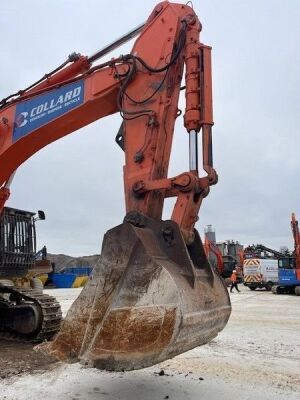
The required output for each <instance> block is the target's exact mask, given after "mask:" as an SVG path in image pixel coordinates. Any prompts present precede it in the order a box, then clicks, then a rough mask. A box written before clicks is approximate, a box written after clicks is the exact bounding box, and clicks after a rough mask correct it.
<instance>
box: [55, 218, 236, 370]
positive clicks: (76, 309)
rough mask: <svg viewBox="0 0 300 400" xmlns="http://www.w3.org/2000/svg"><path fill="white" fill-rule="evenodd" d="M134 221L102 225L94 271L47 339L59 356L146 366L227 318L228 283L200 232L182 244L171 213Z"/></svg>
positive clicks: (111, 365)
mask: <svg viewBox="0 0 300 400" xmlns="http://www.w3.org/2000/svg"><path fill="white" fill-rule="evenodd" d="M134 221H135V220H134V218H130V222H126V219H125V222H124V223H123V224H121V225H119V226H117V227H115V228H113V229H111V230H110V231H108V232H107V233H106V235H105V237H104V240H103V246H102V253H101V257H100V259H99V262H98V265H97V266H96V267H95V269H94V271H93V277H92V279H91V280H89V281H88V283H87V284H86V286H85V287H84V289H83V290H82V292H81V294H80V296H79V297H78V299H77V300H76V301H75V302H74V304H73V305H72V307H71V309H70V310H69V312H68V314H67V316H66V319H65V321H64V323H63V325H62V329H61V331H60V332H59V334H58V335H57V337H56V339H55V340H54V341H53V342H52V343H50V344H49V347H48V351H49V352H50V353H51V354H52V355H55V356H56V357H57V358H59V359H61V360H65V361H68V362H72V361H73V362H74V361H78V360H80V361H81V362H83V363H85V364H86V365H90V366H93V367H96V368H100V369H107V370H130V369H138V368H144V367H148V366H151V365H154V364H156V363H158V362H161V361H164V360H166V359H168V358H171V357H174V356H175V355H177V354H180V353H183V352H185V351H187V350H190V349H192V348H194V347H196V346H199V345H202V344H205V343H207V342H208V341H210V340H211V339H212V338H214V337H215V336H216V335H217V334H218V332H220V331H221V330H222V329H223V328H224V326H225V325H226V323H227V320H228V318H229V315H230V311H231V307H230V300H229V296H228V293H227V289H226V288H225V286H224V284H223V282H222V280H221V279H220V277H219V276H218V275H216V274H215V272H214V271H213V270H212V269H211V267H210V265H209V263H208V262H207V259H206V257H205V255H204V251H203V247H202V243H201V240H200V237H199V235H198V233H197V232H196V235H195V236H196V239H195V242H194V244H193V245H192V246H189V247H187V246H186V245H185V243H184V240H183V238H182V236H181V233H180V230H179V228H178V226H177V225H176V224H175V223H174V222H172V221H166V222H162V221H154V220H151V219H149V218H147V217H144V216H142V221H143V224H140V223H139V224H134ZM166 232H167V234H166ZM170 232H171V233H170Z"/></svg>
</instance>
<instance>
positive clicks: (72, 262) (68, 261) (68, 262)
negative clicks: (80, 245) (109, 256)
mask: <svg viewBox="0 0 300 400" xmlns="http://www.w3.org/2000/svg"><path fill="white" fill-rule="evenodd" d="M47 257H48V259H49V260H50V261H51V262H52V263H54V264H55V271H56V272H58V271H61V270H62V269H63V268H65V267H93V268H94V266H95V264H96V263H97V261H98V259H99V257H100V255H99V254H94V255H92V256H82V257H72V256H68V255H66V254H50V253H48V255H47Z"/></svg>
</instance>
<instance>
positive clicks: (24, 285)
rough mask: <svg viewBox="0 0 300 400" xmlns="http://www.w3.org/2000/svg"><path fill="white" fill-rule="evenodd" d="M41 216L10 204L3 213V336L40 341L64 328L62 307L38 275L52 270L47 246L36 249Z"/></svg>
mask: <svg viewBox="0 0 300 400" xmlns="http://www.w3.org/2000/svg"><path fill="white" fill-rule="evenodd" d="M37 219H45V214H44V213H43V212H42V211H39V217H35V214H34V213H32V212H28V211H24V210H17V209H14V208H10V207H4V209H3V210H2V214H1V216H0V338H5V339H10V340H11V339H13V340H15V339H18V340H30V341H40V340H44V339H50V338H52V336H53V335H54V334H55V333H57V331H58V329H59V327H60V321H61V310H60V306H59V304H58V303H57V301H56V300H55V299H54V298H53V297H51V296H48V295H46V294H43V293H42V288H43V285H42V282H41V281H40V280H39V279H38V278H36V277H37V276H39V275H41V274H46V273H48V272H51V263H50V262H49V261H48V260H47V259H46V257H45V248H43V250H41V251H40V252H38V253H37V252H36V231H35V221H36V220H37ZM40 255H41V256H42V257H41V258H40Z"/></svg>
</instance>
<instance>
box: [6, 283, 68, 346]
mask: <svg viewBox="0 0 300 400" xmlns="http://www.w3.org/2000/svg"><path fill="white" fill-rule="evenodd" d="M5 293H9V294H11V295H15V296H16V297H19V298H21V300H22V303H23V304H27V303H28V304H34V305H36V306H37V309H38V310H39V312H40V313H41V314H40V315H39V316H38V318H39V321H40V323H39V328H38V329H37V330H36V331H35V332H34V334H30V335H24V334H21V333H20V332H16V331H14V330H12V329H5V328H3V327H0V339H5V340H11V341H18V342H41V341H43V340H49V339H51V338H52V337H53V336H54V335H55V333H56V332H57V331H58V330H59V328H60V323H61V319H62V313H61V308H60V305H59V303H58V301H57V300H56V299H55V298H54V297H52V296H49V295H47V294H43V293H42V292H41V291H39V290H35V289H29V288H28V289H27V288H26V289H23V288H22V289H19V288H18V289H17V288H5ZM1 301H5V302H6V303H7V304H9V305H10V306H11V307H14V303H13V302H10V301H8V300H2V299H1Z"/></svg>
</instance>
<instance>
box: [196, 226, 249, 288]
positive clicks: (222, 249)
mask: <svg viewBox="0 0 300 400" xmlns="http://www.w3.org/2000/svg"><path fill="white" fill-rule="evenodd" d="M204 236H205V241H204V249H205V254H206V256H207V258H208V260H209V262H210V263H211V264H212V266H214V268H215V269H216V270H217V271H218V273H219V274H220V276H221V277H222V278H224V279H227V281H226V282H227V283H229V282H230V280H229V278H230V276H231V274H232V271H233V270H234V269H235V270H236V271H237V278H238V282H239V283H240V282H242V281H243V271H242V266H243V259H242V257H243V255H242V254H243V246H242V245H241V244H240V243H238V242H234V241H232V240H228V241H226V242H216V233H215V231H214V230H213V229H212V226H211V225H207V227H206V228H205V232H204Z"/></svg>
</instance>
